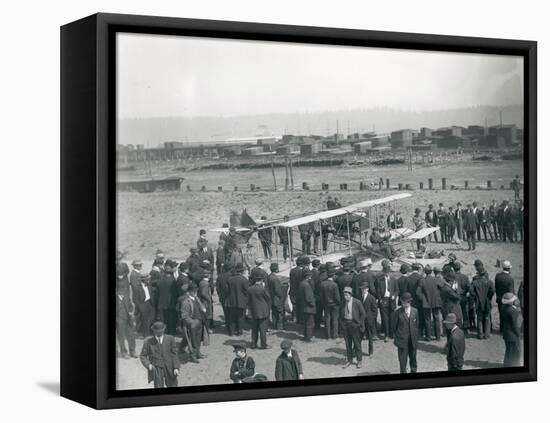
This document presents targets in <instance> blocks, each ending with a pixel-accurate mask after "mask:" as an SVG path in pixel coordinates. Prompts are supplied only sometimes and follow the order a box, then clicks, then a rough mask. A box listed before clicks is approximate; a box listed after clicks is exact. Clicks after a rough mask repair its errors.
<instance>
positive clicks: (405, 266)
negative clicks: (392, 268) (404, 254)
mask: <svg viewBox="0 0 550 423" xmlns="http://www.w3.org/2000/svg"><path fill="white" fill-rule="evenodd" d="M408 271H409V265H408V264H407V263H403V264H402V265H401V267H400V268H399V272H400V273H402V274H405V273H407V272H408Z"/></svg>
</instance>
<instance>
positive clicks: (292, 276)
mask: <svg viewBox="0 0 550 423" xmlns="http://www.w3.org/2000/svg"><path fill="white" fill-rule="evenodd" d="M304 259H305V257H302V256H300V257H297V258H296V267H293V268H292V269H290V272H289V274H288V283H289V291H288V295H289V297H290V302H291V303H292V314H293V315H294V316H295V317H296V323H301V316H300V315H299V312H298V311H297V310H296V307H297V306H296V299H297V297H298V286H299V285H300V282H302V279H303V278H302V271H303V270H304V264H303V262H304Z"/></svg>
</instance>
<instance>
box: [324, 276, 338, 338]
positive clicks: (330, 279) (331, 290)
mask: <svg viewBox="0 0 550 423" xmlns="http://www.w3.org/2000/svg"><path fill="white" fill-rule="evenodd" d="M335 273H336V271H335V269H334V267H332V266H327V279H325V280H324V281H323V282H321V302H322V304H323V311H324V315H325V328H326V330H327V339H336V337H337V336H338V318H339V309H340V300H341V298H340V290H339V289H338V285H337V284H336V282H334V275H335Z"/></svg>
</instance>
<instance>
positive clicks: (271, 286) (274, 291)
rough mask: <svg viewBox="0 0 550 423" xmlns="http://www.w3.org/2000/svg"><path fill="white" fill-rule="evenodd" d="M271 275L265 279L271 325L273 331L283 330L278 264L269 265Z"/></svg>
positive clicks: (281, 292)
mask: <svg viewBox="0 0 550 423" xmlns="http://www.w3.org/2000/svg"><path fill="white" fill-rule="evenodd" d="M269 269H270V271H271V273H270V274H269V276H268V277H267V292H268V293H269V297H270V298H271V324H272V325H273V329H283V311H284V310H283V288H282V286H281V280H280V279H279V277H278V276H277V273H279V264H278V263H271V265H270V267H269Z"/></svg>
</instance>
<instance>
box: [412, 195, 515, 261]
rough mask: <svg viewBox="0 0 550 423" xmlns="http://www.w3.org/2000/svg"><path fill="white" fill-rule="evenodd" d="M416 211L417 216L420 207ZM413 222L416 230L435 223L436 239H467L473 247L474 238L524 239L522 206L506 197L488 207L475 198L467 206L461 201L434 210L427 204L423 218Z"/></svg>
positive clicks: (441, 205)
mask: <svg viewBox="0 0 550 423" xmlns="http://www.w3.org/2000/svg"><path fill="white" fill-rule="evenodd" d="M417 210H418V214H417V216H418V217H420V209H417ZM414 224H415V230H416V231H418V230H419V229H422V228H423V227H436V226H438V227H439V231H438V232H439V237H438V232H434V233H433V238H434V240H435V242H442V243H450V242H455V241H456V242H460V241H467V242H468V249H472V250H475V246H476V241H477V242H479V241H481V240H482V238H483V240H484V241H485V242H488V241H489V240H490V241H498V240H500V241H503V242H517V241H521V242H523V238H524V207H523V202H522V201H521V200H516V202H515V203H514V204H510V202H509V201H508V200H504V201H502V202H501V203H500V204H497V202H496V201H493V202H492V204H491V205H490V206H489V207H487V205H486V204H483V205H481V206H480V205H479V204H478V203H477V202H476V201H474V202H473V203H471V204H467V205H466V207H463V206H462V204H461V203H460V202H458V203H457V204H456V207H454V206H449V207H445V206H444V205H443V203H440V204H439V208H438V209H437V210H436V209H434V206H433V205H432V204H430V205H429V206H428V210H427V211H426V213H425V214H424V220H423V221H422V219H421V218H418V219H416V220H415V221H414ZM430 239H431V235H430Z"/></svg>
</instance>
